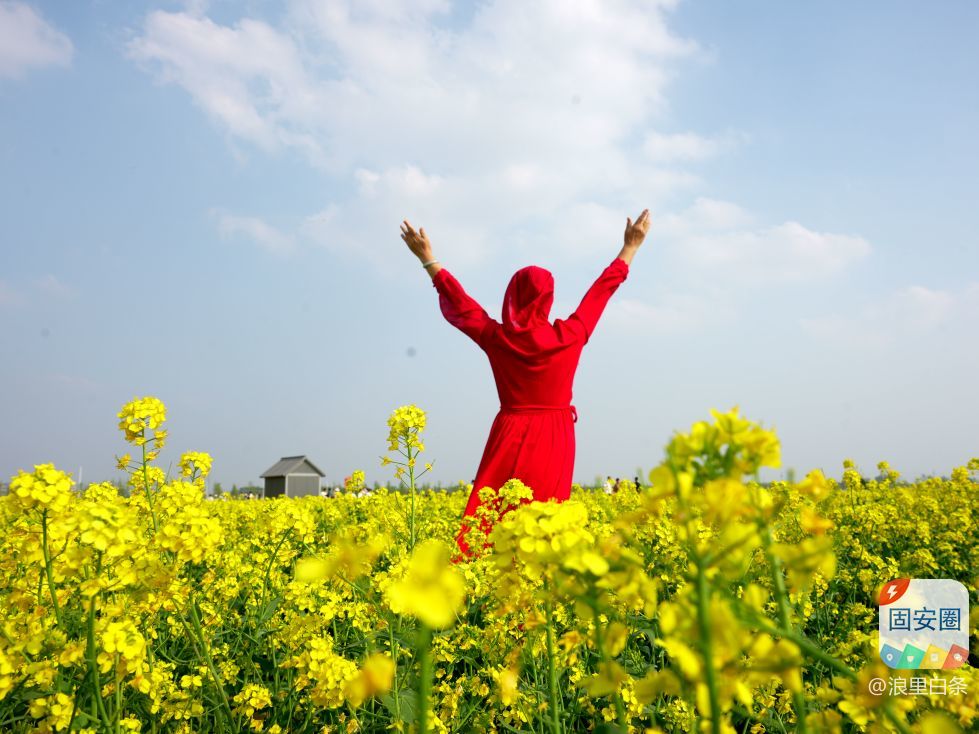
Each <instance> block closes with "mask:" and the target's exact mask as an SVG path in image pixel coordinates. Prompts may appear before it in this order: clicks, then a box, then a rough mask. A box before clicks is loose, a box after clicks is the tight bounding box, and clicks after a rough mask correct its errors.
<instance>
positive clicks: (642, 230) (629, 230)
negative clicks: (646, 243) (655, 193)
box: [619, 209, 650, 265]
mask: <svg viewBox="0 0 979 734" xmlns="http://www.w3.org/2000/svg"><path fill="white" fill-rule="evenodd" d="M649 223H650V218H649V209H643V210H642V214H640V215H639V218H638V219H637V220H636V221H635V222H633V221H632V218H631V217H626V219H625V237H624V239H625V242H624V244H623V245H622V251H621V252H620V253H619V258H620V259H622V260H624V261H625V263H626V265H629V264H631V263H632V257H633V255H635V254H636V250H638V249H639V246H640V245H641V244H642V243H643V240H645V239H646V233H647V232H649Z"/></svg>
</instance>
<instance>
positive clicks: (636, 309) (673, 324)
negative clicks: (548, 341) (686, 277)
mask: <svg viewBox="0 0 979 734" xmlns="http://www.w3.org/2000/svg"><path fill="white" fill-rule="evenodd" d="M731 313H732V312H731V311H730V310H725V309H717V308H714V307H713V306H712V305H711V303H710V302H709V301H708V300H707V299H704V298H701V297H697V296H694V295H691V294H680V293H674V294H670V295H668V296H666V297H664V298H663V299H662V300H661V301H660V302H659V303H657V304H648V303H645V302H643V301H640V300H637V299H631V298H615V299H613V300H612V301H611V302H610V303H609V305H608V307H607V308H606V311H605V313H604V314H603V316H602V320H603V321H604V322H605V323H607V324H608V325H609V326H610V327H612V328H621V329H623V330H624V331H626V332H627V333H630V334H635V333H637V332H640V333H641V332H642V331H646V330H651V331H654V332H659V333H678V332H684V331H691V330H698V329H700V328H701V327H703V326H705V325H707V324H708V323H710V322H716V321H718V320H720V319H722V318H724V317H726V316H730V315H731Z"/></svg>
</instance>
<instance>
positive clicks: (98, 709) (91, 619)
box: [86, 594, 109, 724]
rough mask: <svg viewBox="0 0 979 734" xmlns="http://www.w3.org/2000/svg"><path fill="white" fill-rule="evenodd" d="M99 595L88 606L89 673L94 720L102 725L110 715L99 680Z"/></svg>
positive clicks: (107, 721)
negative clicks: (97, 632)
mask: <svg viewBox="0 0 979 734" xmlns="http://www.w3.org/2000/svg"><path fill="white" fill-rule="evenodd" d="M97 599H98V594H93V595H92V601H91V602H90V603H89V605H88V650H87V651H86V658H88V673H89V676H90V677H91V679H92V688H93V693H94V703H93V706H92V718H93V719H94V720H95V721H98V722H100V723H102V722H104V723H105V724H108V723H109V715H108V714H107V713H106V711H105V701H103V700H102V682H101V681H100V680H99V664H98V660H97V657H96V651H95V602H96V600H97Z"/></svg>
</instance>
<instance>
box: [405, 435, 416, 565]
mask: <svg viewBox="0 0 979 734" xmlns="http://www.w3.org/2000/svg"><path fill="white" fill-rule="evenodd" d="M405 448H406V449H407V451H408V487H409V489H410V491H411V527H410V531H409V533H410V537H409V540H408V551H409V552H411V551H412V550H414V548H415V467H414V464H413V463H412V461H411V460H412V458H413V457H412V455H411V435H410V429H408V430H407V431H405Z"/></svg>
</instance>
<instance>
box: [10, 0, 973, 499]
mask: <svg viewBox="0 0 979 734" xmlns="http://www.w3.org/2000/svg"><path fill="white" fill-rule="evenodd" d="M977 22H979V6H977V5H976V4H975V3H972V2H965V1H964V0H963V1H962V2H946V3H940V4H932V5H929V6H927V7H924V6H922V5H921V4H920V3H912V2H883V1H880V2H866V3H858V4H854V3H844V2H831V3H819V4H818V5H817V4H798V3H793V4H786V3H778V2H743V3H737V4H733V3H723V2H706V1H704V0H685V1H684V2H658V3H656V2H645V3H617V2H592V3H586V2H582V3H567V2H547V3H523V2H486V3H474V4H456V3H447V2H442V1H441V0H422V1H420V2H412V3H399V2H381V1H380V0H376V1H375V2H360V3H344V2H312V0H294V1H291V2H281V3H271V2H245V3H240V2H235V3H232V2H189V3H178V2H170V3H147V2H134V3H108V2H95V1H92V2H85V1H80V2H75V3H56V2H9V1H8V0H2V1H0V344H2V345H3V353H4V358H3V359H2V360H0V385H2V389H0V411H2V414H3V415H4V417H5V420H4V421H3V427H2V428H0V476H2V477H3V478H4V480H7V479H9V477H10V476H12V475H13V474H15V473H16V472H17V471H18V470H20V469H30V468H31V466H32V465H33V464H36V463H42V462H54V463H55V464H56V465H57V466H59V467H60V468H62V469H65V470H68V471H71V472H72V473H73V474H75V475H76V477H77V474H78V470H79V467H82V468H83V469H82V471H83V480H84V481H85V482H86V483H87V482H88V481H97V480H101V479H107V478H110V477H114V476H118V472H117V471H116V470H115V460H114V456H115V455H117V454H121V453H122V452H123V451H125V450H126V445H125V443H124V442H123V440H122V434H121V433H120V432H119V431H118V429H117V428H116V422H117V419H116V416H115V414H116V413H117V412H118V410H119V409H120V407H121V406H122V404H123V403H125V402H126V401H128V400H130V399H132V398H133V397H135V396H142V395H155V396H157V397H159V398H160V399H162V400H163V401H164V402H165V403H166V405H167V407H168V416H169V417H168V426H169V429H170V442H169V447H168V449H167V450H166V451H165V452H164V453H163V455H162V457H161V458H162V461H163V466H164V468H166V467H167V465H168V464H171V463H172V464H174V465H175V464H176V462H177V461H178V460H179V454H180V452H181V451H184V450H198V451H207V452H209V453H211V454H212V455H213V456H214V458H215V464H214V471H213V478H214V479H216V480H217V481H220V482H222V484H223V485H224V486H226V487H227V486H230V485H231V484H232V483H238V484H242V483H246V482H248V481H251V480H255V479H257V478H258V475H259V474H260V473H261V472H262V471H263V470H265V469H266V468H267V467H268V466H270V465H271V464H272V463H274V462H275V461H276V460H277V459H278V458H279V457H280V456H283V455H290V454H297V453H305V454H307V455H309V456H310V458H312V459H313V461H315V462H317V463H318V464H319V465H320V466H321V468H323V469H324V471H325V472H326V474H327V477H328V479H329V480H331V481H339V480H341V479H342V477H343V476H344V475H346V474H349V473H350V472H351V471H352V470H353V469H357V468H363V469H365V470H366V471H367V475H368V480H369V481H374V480H379V481H387V480H389V479H390V476H391V475H390V472H389V471H388V468H382V467H380V462H379V456H380V455H381V454H383V453H384V450H385V447H386V443H385V436H386V425H385V421H386V419H387V416H388V415H389V414H390V412H391V411H392V410H393V409H394V408H396V407H397V406H399V405H403V404H406V403H416V404H417V405H419V406H421V407H422V408H424V409H425V410H427V411H428V415H429V427H428V429H427V431H426V436H427V440H426V447H427V451H426V453H427V454H428V455H429V456H428V458H429V459H430V460H434V461H435V472H434V474H433V478H434V479H435V480H439V481H441V482H443V483H447V484H448V483H454V482H456V481H458V480H460V479H462V480H466V481H468V480H470V479H471V478H472V476H473V474H474V473H475V469H476V465H477V464H478V461H479V458H480V455H481V452H482V449H483V444H484V442H485V439H486V436H487V434H488V431H489V426H490V423H491V422H492V419H493V416H494V414H495V411H496V410H497V408H498V405H499V403H498V400H497V397H496V393H495V388H494V385H493V381H492V375H491V372H490V369H489V365H488V363H487V362H486V359H485V356H484V355H483V354H482V353H481V352H479V351H478V349H476V348H475V346H474V345H473V344H472V343H470V342H468V341H467V339H466V338H465V337H464V336H463V335H462V334H461V333H460V332H457V331H456V330H454V329H453V328H452V327H450V326H449V325H448V324H447V323H446V322H444V320H442V318H441V314H440V313H439V310H438V303H437V297H436V294H435V291H434V289H433V288H432V286H431V284H430V281H429V280H428V277H427V276H426V275H425V274H424V272H423V271H422V270H421V268H420V267H419V266H418V264H417V261H415V260H414V259H413V258H412V257H411V256H410V255H409V254H408V252H407V250H406V249H405V248H404V244H403V243H402V241H401V240H400V238H399V236H398V225H399V222H400V221H401V219H402V218H405V217H407V218H408V219H409V220H410V221H412V222H413V223H414V224H416V225H422V226H424V227H425V229H426V232H427V233H428V234H429V236H430V237H431V239H432V241H433V243H434V246H435V252H436V255H437V256H438V257H439V259H440V260H441V262H442V264H443V265H444V266H445V267H447V268H448V269H449V270H451V271H452V272H453V273H454V274H455V275H456V276H457V277H458V278H459V279H460V281H461V282H462V283H463V285H464V286H465V287H466V288H467V289H468V290H469V292H470V293H471V294H472V295H474V296H475V297H476V298H477V299H478V300H480V301H481V302H482V303H483V305H484V306H485V307H486V309H487V310H488V311H489V312H490V313H491V315H494V316H497V317H498V312H499V308H500V301H501V298H502V294H503V290H504V288H505V286H506V283H507V281H508V279H509V276H510V274H512V272H513V271H514V270H516V269H517V268H519V267H521V266H523V265H526V264H531V263H533V264H538V265H542V266H544V267H547V268H549V269H550V270H552V272H553V273H554V275H555V279H556V284H557V286H556V288H557V290H556V301H555V306H554V310H553V313H552V315H554V316H560V317H563V316H565V315H566V314H567V313H568V312H570V311H571V310H573V308H574V307H575V306H576V305H577V301H578V299H579V298H580V296H581V294H582V293H583V292H584V290H585V289H586V288H587V286H588V285H589V284H590V282H591V281H592V280H593V279H594V278H595V277H597V275H598V274H599V273H600V272H601V270H602V269H603V268H604V267H605V265H607V264H608V263H609V262H610V261H611V260H612V258H613V257H615V254H616V253H617V251H618V248H619V246H620V244H621V238H622V230H623V228H624V225H625V218H626V216H632V217H633V218H634V217H635V216H636V215H637V214H638V213H639V212H640V211H641V210H642V209H643V208H644V207H649V208H650V210H651V212H652V215H653V223H652V229H651V232H650V234H649V236H648V238H647V241H646V244H645V245H644V247H643V249H642V250H641V251H640V252H639V254H638V255H637V256H636V259H635V261H634V262H633V266H632V270H631V272H630V275H629V278H628V280H627V281H626V282H625V283H624V284H623V285H622V287H621V288H620V290H619V291H618V293H617V294H616V295H615V296H614V298H613V300H612V302H611V304H610V305H609V308H608V310H607V311H606V313H605V315H604V316H603V320H602V322H601V323H600V324H599V328H598V330H597V331H596V333H595V335H594V337H593V339H592V341H591V342H590V343H589V345H588V347H587V348H586V349H585V352H584V354H583V357H582V361H581V365H580V367H579V371H578V376H577V379H576V383H575V398H574V403H575V405H576V406H577V409H578V413H579V423H578V424H577V429H576V430H577V440H578V451H577V460H576V469H575V477H576V480H577V481H580V482H590V481H591V480H592V479H593V478H594V477H595V476H596V475H602V476H604V475H606V474H612V475H622V476H625V475H628V476H632V475H633V474H634V473H635V470H636V469H637V468H638V467H642V468H643V469H645V470H648V469H649V468H651V467H652V466H654V465H655V464H656V463H658V461H659V460H660V459H661V457H662V446H663V445H664V444H665V442H666V441H667V440H668V439H669V436H670V434H671V433H672V432H673V431H674V430H676V429H686V428H687V427H688V426H689V425H690V424H691V423H692V422H693V421H695V420H699V419H702V418H706V417H707V416H708V411H709V409H710V408H711V407H716V408H719V409H727V408H729V407H731V406H733V405H739V406H740V408H741V410H742V412H743V413H744V414H745V415H747V416H748V417H751V418H754V419H756V420H760V421H761V422H762V423H763V424H764V425H766V426H774V427H775V429H776V430H777V431H778V433H779V435H780V437H781V439H782V447H783V460H784V465H785V466H786V467H794V468H795V470H796V472H797V473H803V472H805V471H808V470H809V469H811V468H816V467H821V468H823V469H824V470H825V471H827V472H828V473H830V474H832V475H834V476H839V474H840V472H841V462H842V460H843V459H844V458H846V457H851V458H853V459H855V460H856V461H857V463H858V465H859V466H860V467H861V469H862V470H863V471H864V473H865V474H874V473H876V471H875V464H876V463H877V461H879V460H881V459H886V460H888V461H889V462H890V463H891V464H892V466H894V467H895V468H896V469H898V470H899V471H901V472H903V473H904V474H905V475H908V476H911V477H915V476H918V475H921V474H931V473H938V474H941V473H944V474H947V473H948V472H949V471H950V470H951V469H952V467H953V466H957V465H961V464H963V463H965V462H966V461H967V460H968V459H969V458H970V457H971V456H976V455H977V454H979V442H977V437H979V411H977V410H976V407H977V405H976V402H977V401H976V395H977V392H976V381H975V375H976V368H977V366H979V340H977V339H976V337H975V334H976V323H977V322H979V246H977V245H979V242H977V240H979V227H977V226H976V214H975V212H976V207H975V202H976V201H977V200H979V177H977V176H976V163H977V161H979V142H977V137H976V135H975V130H977V129H979V88H977V86H976V85H975V83H974V81H975V69H976V68H979V51H977V48H976V45H975V44H974V42H973V40H974V39H973V35H974V34H973V31H974V29H975V28H976V27H977ZM778 474H779V473H778V472H776V473H774V475H778Z"/></svg>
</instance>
